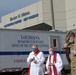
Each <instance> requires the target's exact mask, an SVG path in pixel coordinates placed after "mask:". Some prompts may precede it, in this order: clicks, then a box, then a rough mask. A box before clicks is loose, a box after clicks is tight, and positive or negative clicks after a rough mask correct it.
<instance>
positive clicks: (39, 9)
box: [1, 0, 76, 31]
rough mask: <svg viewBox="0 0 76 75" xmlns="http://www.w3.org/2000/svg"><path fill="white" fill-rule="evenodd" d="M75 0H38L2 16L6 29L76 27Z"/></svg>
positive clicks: (64, 29)
mask: <svg viewBox="0 0 76 75" xmlns="http://www.w3.org/2000/svg"><path fill="white" fill-rule="evenodd" d="M75 14H76V1H75V0H39V1H38V2H37V3H34V4H32V5H29V6H27V7H24V8H22V9H20V10H17V11H15V12H12V13H10V14H8V15H5V16H3V17H2V27H1V28H6V29H33V30H35V29H37V30H51V29H56V30H61V31H67V30H72V29H76V15H75Z"/></svg>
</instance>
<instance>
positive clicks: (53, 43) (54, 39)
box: [52, 38, 58, 48]
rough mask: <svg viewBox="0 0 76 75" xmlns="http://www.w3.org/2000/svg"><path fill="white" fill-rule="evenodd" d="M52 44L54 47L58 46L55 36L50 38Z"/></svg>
mask: <svg viewBox="0 0 76 75" xmlns="http://www.w3.org/2000/svg"><path fill="white" fill-rule="evenodd" d="M52 46H53V47H54V48H57V47H58V40H57V39H56V38H53V39H52Z"/></svg>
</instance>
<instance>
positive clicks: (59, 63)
mask: <svg viewBox="0 0 76 75" xmlns="http://www.w3.org/2000/svg"><path fill="white" fill-rule="evenodd" d="M49 57H50V55H49V56H48V59H47V62H46V69H47V72H48V73H50V72H49V71H50V69H49V68H50V66H49ZM53 57H54V55H51V60H50V62H51V63H53ZM55 67H56V69H57V75H61V70H62V68H63V63H62V59H61V57H60V55H59V54H58V53H57V56H56V63H55ZM51 70H52V75H54V70H53V66H51Z"/></svg>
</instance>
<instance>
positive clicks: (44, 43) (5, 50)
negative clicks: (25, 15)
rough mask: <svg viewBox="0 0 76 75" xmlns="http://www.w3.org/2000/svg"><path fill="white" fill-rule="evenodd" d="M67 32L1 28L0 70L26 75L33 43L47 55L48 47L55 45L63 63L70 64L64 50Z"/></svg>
mask: <svg viewBox="0 0 76 75" xmlns="http://www.w3.org/2000/svg"><path fill="white" fill-rule="evenodd" d="M65 34H66V33H64V32H58V31H34V30H33V31H31V30H7V29H0V72H15V71H22V75H24V72H25V70H26V68H28V65H27V61H26V59H27V57H28V54H29V53H30V52H31V51H32V49H31V46H32V45H33V44H36V45H38V47H39V49H40V50H41V51H43V53H44V55H45V57H47V55H48V48H49V47H51V46H52V47H54V49H55V51H56V52H58V53H60V55H61V57H62V60H63V64H64V65H68V61H67V59H66V56H65V52H64V51H63V50H62V47H63V45H64V43H65Z"/></svg>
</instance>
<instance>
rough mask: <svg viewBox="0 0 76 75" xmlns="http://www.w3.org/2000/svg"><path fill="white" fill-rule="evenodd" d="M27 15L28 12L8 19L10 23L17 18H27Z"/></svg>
mask: <svg viewBox="0 0 76 75" xmlns="http://www.w3.org/2000/svg"><path fill="white" fill-rule="evenodd" d="M27 15H30V11H28V12H23V13H21V14H18V15H17V16H14V17H10V21H13V20H16V19H19V18H21V17H24V16H27Z"/></svg>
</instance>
